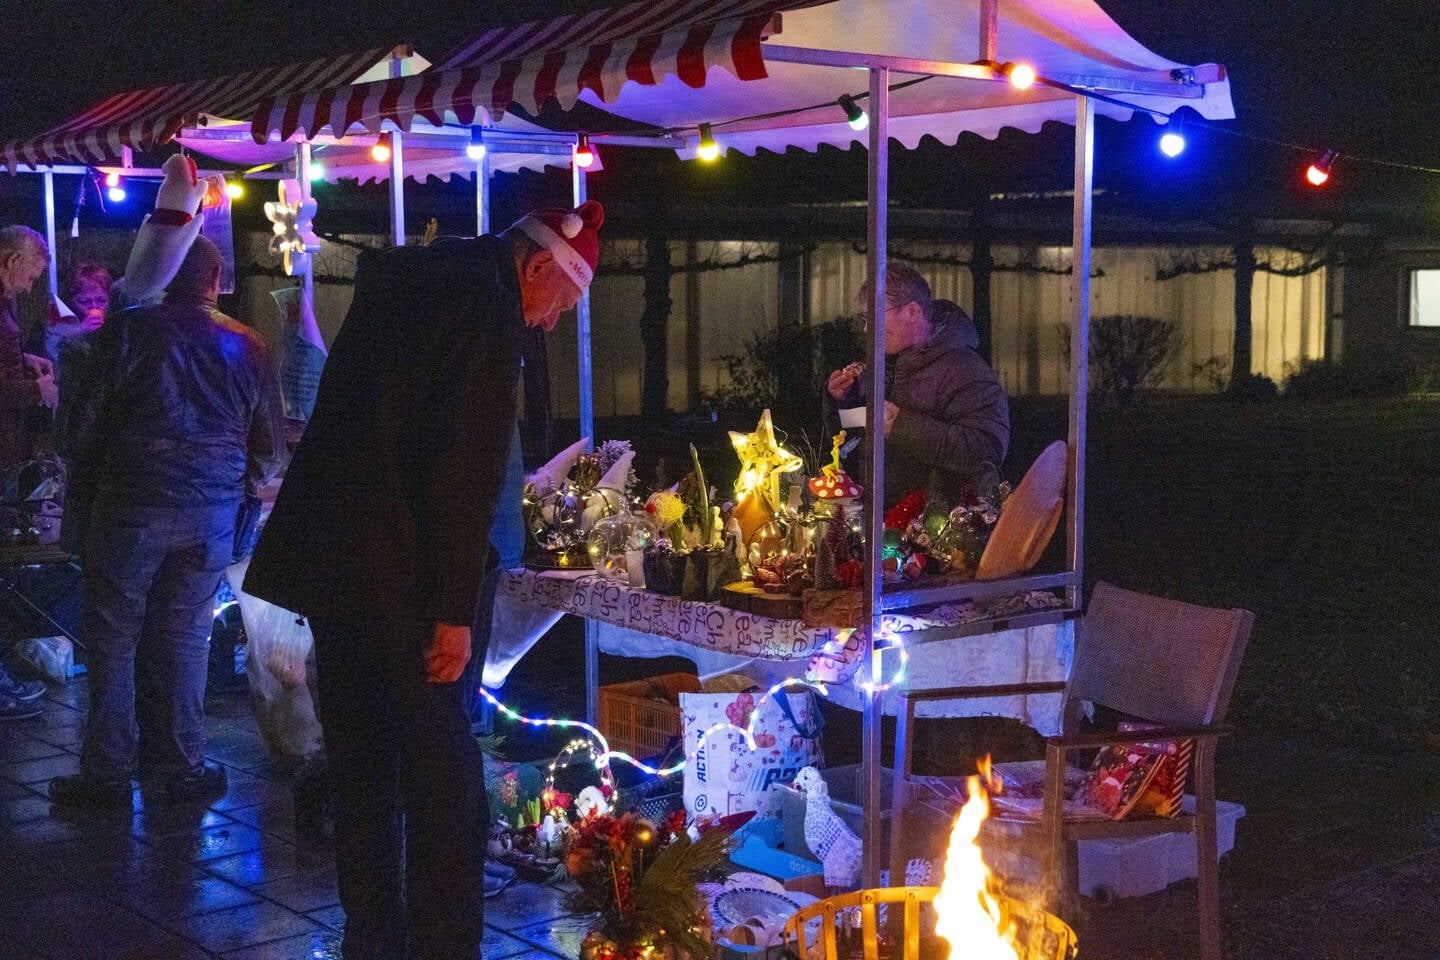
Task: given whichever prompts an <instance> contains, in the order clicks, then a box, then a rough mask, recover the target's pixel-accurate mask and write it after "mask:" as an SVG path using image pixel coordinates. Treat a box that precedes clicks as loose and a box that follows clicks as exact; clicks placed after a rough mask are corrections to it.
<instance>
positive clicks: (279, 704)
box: [226, 560, 322, 760]
mask: <svg viewBox="0 0 1440 960" xmlns="http://www.w3.org/2000/svg"><path fill="white" fill-rule="evenodd" d="M249 567H250V561H249V560H244V561H242V562H240V563H236V564H232V565H231V566H230V567H229V568H228V569H227V570H226V577H227V578H228V579H229V581H230V584H231V590H232V592H233V593H234V594H235V600H236V602H237V603H239V605H240V615H241V618H242V619H243V621H244V623H245V636H246V639H247V642H246V647H245V676H246V680H247V682H248V684H249V687H250V705H251V707H252V708H253V709H254V711H255V719H256V722H257V723H258V725H259V727H260V732H261V734H262V735H263V736H264V737H265V742H266V743H267V744H268V745H269V747H270V750H271V752H272V753H274V754H275V755H276V756H277V757H280V758H293V759H302V760H303V759H305V758H307V757H311V756H314V755H315V754H318V753H319V752H320V751H321V749H322V741H321V734H320V721H319V720H318V719H317V718H316V716H315V695H314V690H313V689H312V687H313V683H312V681H313V679H314V672H315V671H314V646H315V638H314V636H313V635H312V634H311V632H310V625H309V623H308V621H306V619H305V618H304V617H301V616H299V615H297V614H295V613H293V612H292V611H289V610H286V609H285V608H283V607H277V606H276V605H275V604H273V603H270V602H268V601H265V600H261V599H260V598H259V597H256V596H252V595H251V594H248V593H246V592H245V590H244V584H245V571H246V570H248V569H249Z"/></svg>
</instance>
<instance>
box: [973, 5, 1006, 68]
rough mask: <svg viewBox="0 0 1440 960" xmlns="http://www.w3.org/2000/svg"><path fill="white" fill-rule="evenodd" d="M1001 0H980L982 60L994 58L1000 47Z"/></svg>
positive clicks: (979, 57) (980, 57)
mask: <svg viewBox="0 0 1440 960" xmlns="http://www.w3.org/2000/svg"><path fill="white" fill-rule="evenodd" d="M999 34H1000V0H980V56H978V57H976V58H975V59H977V60H981V61H987V60H994V59H995V51H996V50H997V49H998V48H999V46H1000V43H999Z"/></svg>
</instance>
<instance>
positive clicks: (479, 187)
mask: <svg viewBox="0 0 1440 960" xmlns="http://www.w3.org/2000/svg"><path fill="white" fill-rule="evenodd" d="M489 232H490V156H489V154H488V153H487V154H486V155H485V156H483V157H481V158H480V159H479V160H477V161H475V233H476V235H477V236H484V235H485V234H487V233H489Z"/></svg>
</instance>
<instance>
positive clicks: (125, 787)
mask: <svg viewBox="0 0 1440 960" xmlns="http://www.w3.org/2000/svg"><path fill="white" fill-rule="evenodd" d="M50 802H51V803H58V804H60V805H62V806H72V807H99V806H109V805H111V804H117V805H118V804H129V803H130V778H129V777H126V778H124V779H123V780H122V779H118V778H117V779H114V780H109V779H104V778H101V777H92V776H89V775H88V774H84V773H72V774H68V775H66V776H61V777H55V778H54V779H52V780H51V781H50Z"/></svg>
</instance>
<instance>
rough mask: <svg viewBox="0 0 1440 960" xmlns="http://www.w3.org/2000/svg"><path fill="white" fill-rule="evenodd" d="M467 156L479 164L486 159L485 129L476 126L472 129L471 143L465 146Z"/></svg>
mask: <svg viewBox="0 0 1440 960" xmlns="http://www.w3.org/2000/svg"><path fill="white" fill-rule="evenodd" d="M465 156H467V157H469V158H470V159H471V160H474V161H475V162H476V163H479V162H480V161H481V160H484V159H485V128H484V127H480V126H474V127H471V128H470V142H469V143H468V144H466V145H465Z"/></svg>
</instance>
